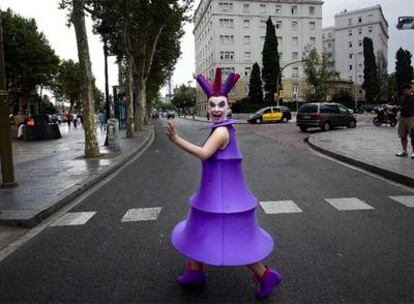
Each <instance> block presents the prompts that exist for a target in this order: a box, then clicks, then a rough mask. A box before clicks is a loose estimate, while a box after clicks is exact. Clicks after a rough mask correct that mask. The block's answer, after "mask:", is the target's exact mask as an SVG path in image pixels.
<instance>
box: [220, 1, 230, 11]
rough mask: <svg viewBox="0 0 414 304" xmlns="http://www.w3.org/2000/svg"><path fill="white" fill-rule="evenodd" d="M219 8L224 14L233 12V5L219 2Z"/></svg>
mask: <svg viewBox="0 0 414 304" xmlns="http://www.w3.org/2000/svg"><path fill="white" fill-rule="evenodd" d="M219 7H220V10H221V11H222V12H231V11H232V10H233V3H228V2H219Z"/></svg>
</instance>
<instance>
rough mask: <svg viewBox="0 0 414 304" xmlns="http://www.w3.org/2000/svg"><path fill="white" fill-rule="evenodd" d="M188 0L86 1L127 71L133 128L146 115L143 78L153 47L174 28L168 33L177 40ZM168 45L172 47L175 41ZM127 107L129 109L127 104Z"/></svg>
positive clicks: (151, 60) (137, 127)
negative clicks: (108, 28)
mask: <svg viewBox="0 0 414 304" xmlns="http://www.w3.org/2000/svg"><path fill="white" fill-rule="evenodd" d="M192 1H193V0H184V1H181V0H153V1H145V0H139V1H129V0H114V1H107V0H90V1H89V2H90V3H91V6H92V16H93V17H94V18H95V20H97V22H98V23H99V22H106V23H107V24H110V25H111V28H112V29H113V31H112V32H111V33H110V35H109V41H110V45H111V51H112V52H113V53H114V54H116V55H117V56H119V57H122V58H124V62H125V64H126V71H127V73H126V74H127V77H126V79H127V86H126V87H127V88H128V89H127V92H128V94H127V101H128V102H131V103H132V102H133V103H134V105H135V108H136V111H135V119H134V120H135V125H134V126H135V130H140V129H141V128H142V127H143V125H144V117H145V116H146V114H147V113H146V109H147V102H146V97H147V94H146V90H147V86H148V84H147V80H148V79H149V78H150V73H151V70H152V65H153V64H154V59H155V58H156V50H158V49H161V45H160V44H158V42H159V41H160V37H161V36H162V33H163V31H166V30H168V29H170V28H174V29H175V30H176V32H178V33H179V34H178V35H177V34H173V35H170V36H171V37H174V38H175V39H176V40H178V41H179V37H180V32H181V31H182V30H181V28H182V24H183V22H185V21H187V20H188V17H186V16H185V14H186V13H187V12H188V10H189V8H190V4H191V3H192ZM105 20H106V21H105ZM177 25H178V26H177ZM170 34H171V32H170ZM120 41H122V43H120ZM162 44H163V45H162V47H167V49H168V45H169V44H168V43H166V42H165V41H162ZM171 46H173V47H175V43H174V44H171ZM153 71H154V70H153ZM158 76H159V75H158ZM156 78H158V77H156ZM158 79H160V78H158ZM127 107H128V108H132V107H131V106H130V105H129V106H127ZM130 115H132V111H131V110H130V111H128V119H127V133H128V121H129V120H130V117H131V116H130Z"/></svg>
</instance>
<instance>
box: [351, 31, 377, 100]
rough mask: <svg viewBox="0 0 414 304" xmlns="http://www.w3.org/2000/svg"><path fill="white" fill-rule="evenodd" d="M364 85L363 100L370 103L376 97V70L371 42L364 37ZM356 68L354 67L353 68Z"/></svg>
mask: <svg viewBox="0 0 414 304" xmlns="http://www.w3.org/2000/svg"><path fill="white" fill-rule="evenodd" d="M363 48H364V83H363V84H362V88H363V89H364V90H365V98H366V99H367V101H369V102H372V101H374V100H375V98H376V97H378V92H379V84H378V68H377V63H376V61H375V54H374V46H373V43H372V40H371V39H370V38H368V37H364V40H363ZM355 68H356V67H355Z"/></svg>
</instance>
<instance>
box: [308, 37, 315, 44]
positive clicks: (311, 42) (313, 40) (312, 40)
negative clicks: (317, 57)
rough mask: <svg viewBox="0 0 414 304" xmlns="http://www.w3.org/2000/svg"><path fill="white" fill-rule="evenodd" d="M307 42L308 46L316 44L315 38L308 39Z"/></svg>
mask: <svg viewBox="0 0 414 304" xmlns="http://www.w3.org/2000/svg"><path fill="white" fill-rule="evenodd" d="M309 42H310V44H312V45H314V44H315V43H316V38H315V37H309Z"/></svg>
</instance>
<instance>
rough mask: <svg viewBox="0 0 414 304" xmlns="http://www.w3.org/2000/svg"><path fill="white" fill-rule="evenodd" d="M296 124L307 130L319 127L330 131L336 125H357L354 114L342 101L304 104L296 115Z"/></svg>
mask: <svg viewBox="0 0 414 304" xmlns="http://www.w3.org/2000/svg"><path fill="white" fill-rule="evenodd" d="M296 125H297V126H298V127H299V128H300V130H301V131H303V132H305V131H306V130H307V129H308V128H313V127H318V128H321V129H322V130H323V131H329V130H330V129H332V128H334V127H339V126H346V127H348V128H355V127H356V118H355V116H354V114H353V113H352V112H351V111H349V109H347V108H346V107H345V106H343V105H342V104H340V103H325V102H315V103H307V104H304V105H302V106H301V107H300V108H299V110H298V113H297V115H296Z"/></svg>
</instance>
